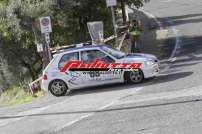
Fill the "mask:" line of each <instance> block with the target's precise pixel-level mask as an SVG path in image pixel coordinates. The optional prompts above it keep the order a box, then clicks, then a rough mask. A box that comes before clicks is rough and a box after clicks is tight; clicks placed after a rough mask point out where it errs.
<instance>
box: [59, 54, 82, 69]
mask: <svg viewBox="0 0 202 134" xmlns="http://www.w3.org/2000/svg"><path fill="white" fill-rule="evenodd" d="M71 60H79V53H78V52H75V53H68V54H64V55H63V56H62V58H61V59H60V62H59V64H58V68H59V69H61V68H63V67H64V65H65V64H66V63H67V62H68V61H71Z"/></svg>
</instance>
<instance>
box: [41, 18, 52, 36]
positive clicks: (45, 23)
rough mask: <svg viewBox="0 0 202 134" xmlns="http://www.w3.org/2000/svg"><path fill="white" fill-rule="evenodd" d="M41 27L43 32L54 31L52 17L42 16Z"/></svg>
mask: <svg viewBox="0 0 202 134" xmlns="http://www.w3.org/2000/svg"><path fill="white" fill-rule="evenodd" d="M40 28H41V33H43V34H44V33H51V32H52V26H51V19H50V17H41V18H40Z"/></svg>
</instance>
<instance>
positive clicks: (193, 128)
mask: <svg viewBox="0 0 202 134" xmlns="http://www.w3.org/2000/svg"><path fill="white" fill-rule="evenodd" d="M201 8H202V1H201V0H186V1H185V0H155V1H154V0H151V2H150V3H148V4H146V6H145V7H144V10H146V11H147V12H149V13H151V14H153V15H154V16H156V17H157V18H158V20H159V21H160V22H161V23H162V24H163V26H164V27H166V28H168V29H170V31H171V32H170V34H169V35H168V39H167V41H166V43H167V45H173V44H171V43H174V44H175V48H174V49H173V53H172V55H171V57H170V59H169V61H166V60H165V61H163V62H162V64H163V65H164V66H166V68H164V69H163V70H162V72H161V74H160V75H159V76H158V77H157V78H155V79H153V80H147V81H145V82H144V83H143V84H139V85H122V84H118V85H110V86H104V87H99V88H92V89H86V90H85V91H81V90H80V91H76V92H73V94H72V95H71V96H65V97H61V98H55V97H53V96H51V95H47V96H46V97H44V98H42V99H40V100H37V101H36V102H33V103H30V104H25V105H21V106H16V107H10V108H0V134H44V133H58V134H60V133H62V134H63V133H64V134H67V133H68V134H79V133H82V134H103V133H104V134H107V133H110V134H119V133H120V134H200V133H201V131H202V114H201V111H202V105H201V104H202V82H201V78H202V72H201V68H202V62H201V60H202V53H201V52H202V44H201V42H202V13H201Z"/></svg>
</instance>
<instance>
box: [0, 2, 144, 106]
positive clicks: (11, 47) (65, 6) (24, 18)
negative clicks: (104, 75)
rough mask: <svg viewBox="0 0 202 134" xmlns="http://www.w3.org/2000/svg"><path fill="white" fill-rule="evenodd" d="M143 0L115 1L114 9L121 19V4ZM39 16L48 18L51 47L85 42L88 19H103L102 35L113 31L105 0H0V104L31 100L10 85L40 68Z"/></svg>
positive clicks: (35, 75)
mask: <svg viewBox="0 0 202 134" xmlns="http://www.w3.org/2000/svg"><path fill="white" fill-rule="evenodd" d="M144 1H145V0H118V6H117V7H116V9H119V10H122V16H121V17H122V18H123V22H125V20H126V16H125V14H124V10H123V9H124V7H125V4H127V5H129V6H130V5H132V4H134V5H135V6H136V7H141V6H143V2H144ZM43 16H50V17H51V20H52V26H53V33H51V47H55V46H62V45H68V44H75V43H80V42H85V41H89V40H90V36H89V33H88V28H87V25H86V24H87V22H89V21H103V22H104V26H105V27H104V31H105V33H104V35H105V37H108V36H110V35H112V33H113V27H112V22H111V21H112V19H111V11H110V8H107V7H106V1H105V0H96V1H93V0H0V96H1V97H0V105H1V104H6V105H10V104H11V105H13V104H20V103H24V102H29V101H32V100H33V99H35V97H32V96H31V95H30V94H29V93H28V92H27V91H26V90H24V88H22V87H21V86H14V85H18V83H21V82H22V81H33V80H35V79H37V78H38V77H39V76H40V74H41V72H42V70H43V68H44V66H43V61H42V55H41V54H39V53H37V51H36V50H37V49H36V44H37V43H41V44H44V42H45V41H44V37H43V35H42V34H41V32H40V28H39V25H38V20H39V18H40V17H43ZM67 31H68V32H67ZM16 83H17V84H16ZM41 94H42V93H41V92H39V94H38V95H37V96H41Z"/></svg>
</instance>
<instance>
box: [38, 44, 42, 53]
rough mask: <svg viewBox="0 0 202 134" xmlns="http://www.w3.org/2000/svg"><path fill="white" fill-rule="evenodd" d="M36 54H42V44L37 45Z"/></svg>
mask: <svg viewBox="0 0 202 134" xmlns="http://www.w3.org/2000/svg"><path fill="white" fill-rule="evenodd" d="M37 52H38V53H40V52H43V44H37Z"/></svg>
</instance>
